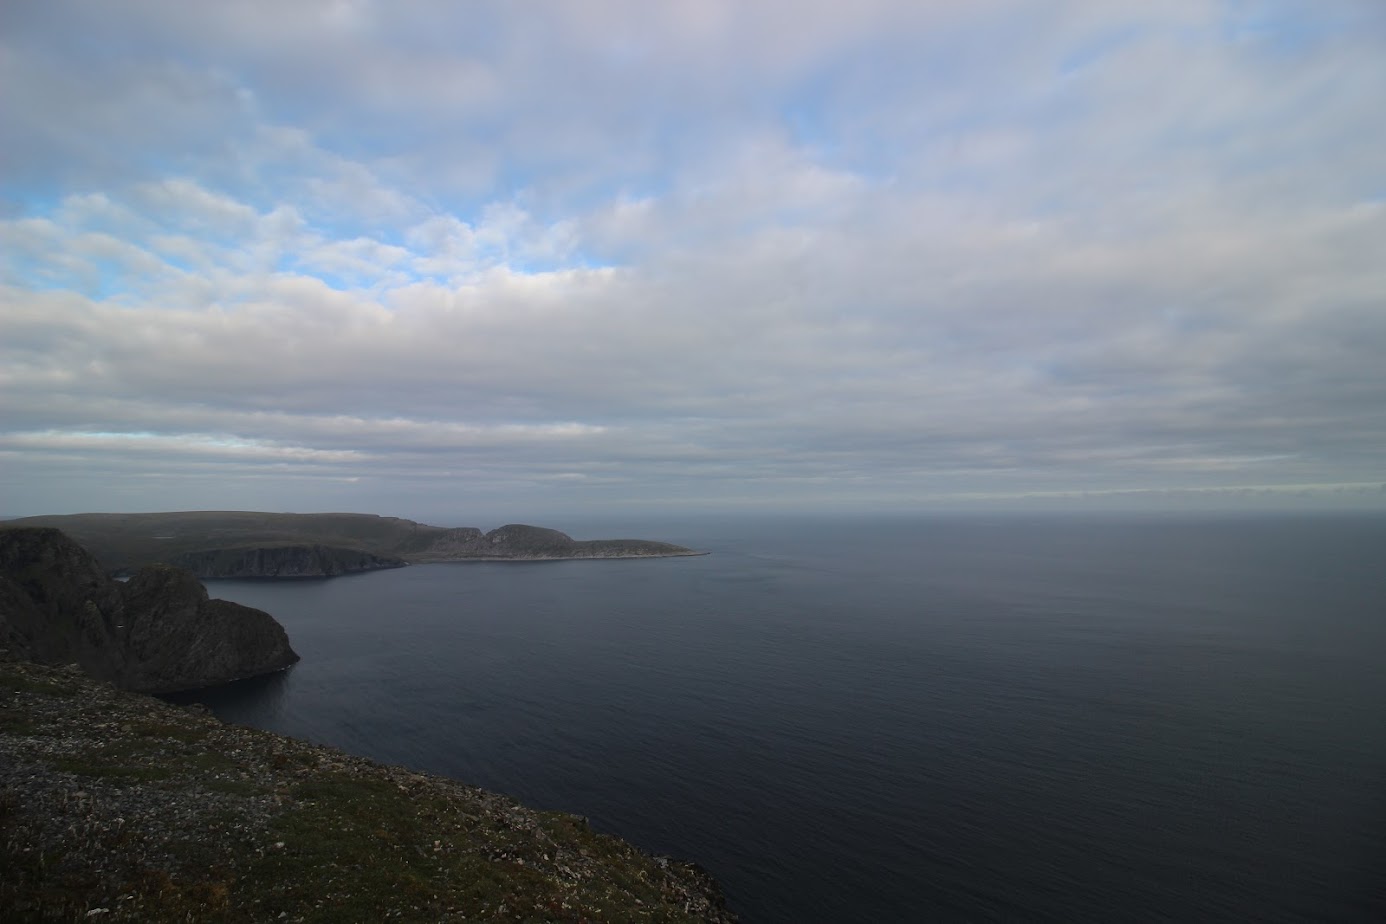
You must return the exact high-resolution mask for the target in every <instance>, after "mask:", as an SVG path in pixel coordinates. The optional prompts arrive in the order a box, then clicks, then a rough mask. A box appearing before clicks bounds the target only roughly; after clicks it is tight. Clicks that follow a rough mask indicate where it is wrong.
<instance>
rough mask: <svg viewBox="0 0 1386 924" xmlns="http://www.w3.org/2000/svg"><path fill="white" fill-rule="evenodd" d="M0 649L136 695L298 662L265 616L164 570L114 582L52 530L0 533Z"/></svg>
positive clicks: (158, 567)
mask: <svg viewBox="0 0 1386 924" xmlns="http://www.w3.org/2000/svg"><path fill="white" fill-rule="evenodd" d="M0 644H3V645H4V646H5V647H8V648H10V649H11V650H12V651H14V652H16V653H17V654H19V655H21V656H23V657H25V658H28V659H31V660H34V661H38V662H40V663H45V664H65V663H72V662H75V663H77V664H78V665H80V666H81V667H82V669H83V670H85V671H86V672H87V673H89V674H91V675H92V676H93V677H97V678H99V679H102V680H107V681H110V682H111V683H114V684H116V685H117V686H120V687H123V688H125V689H128V690H138V691H143V692H171V691H174V690H185V689H192V688H196V687H203V686H211V685H213V684H218V683H225V682H227V681H231V680H237V679H240V678H242V677H251V676H255V675H257V674H264V673H269V672H271V671H276V670H280V669H282V668H285V667H288V666H289V665H290V664H293V663H294V662H296V661H297V660H298V655H297V654H295V653H294V651H293V649H292V648H291V647H289V639H288V636H287V635H286V634H285V632H284V628H283V626H281V625H279V623H278V622H276V621H275V620H274V617H272V616H270V615H269V614H268V613H266V612H263V611H262V610H256V609H251V608H250V607H247V606H241V605H240V604H238V603H230V602H227V601H225V600H209V599H208V598H207V591H206V589H205V588H204V587H203V586H202V585H201V584H200V583H198V581H197V579H196V578H195V577H193V575H192V574H190V573H189V572H187V571H184V570H182V569H180V568H173V567H171V566H168V565H151V566H149V567H147V568H144V569H141V570H140V571H139V573H137V574H136V575H135V576H134V578H132V579H131V580H130V581H129V582H128V583H125V584H121V583H119V582H117V581H113V580H111V579H109V578H107V577H106V576H105V575H104V574H102V573H101V569H100V567H99V566H98V565H97V564H96V561H95V560H94V559H93V558H92V557H91V556H90V555H89V554H88V553H87V552H86V551H85V550H84V549H83V548H82V547H81V546H79V545H78V544H77V543H75V542H73V541H72V540H71V539H68V538H67V537H66V536H65V535H63V534H62V533H61V532H59V531H58V530H56V529H34V528H11V529H2V530H0Z"/></svg>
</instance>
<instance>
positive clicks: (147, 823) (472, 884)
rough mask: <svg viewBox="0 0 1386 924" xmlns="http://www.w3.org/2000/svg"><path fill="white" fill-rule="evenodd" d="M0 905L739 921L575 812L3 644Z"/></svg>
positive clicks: (46, 909)
mask: <svg viewBox="0 0 1386 924" xmlns="http://www.w3.org/2000/svg"><path fill="white" fill-rule="evenodd" d="M0 871H3V872H2V873H0V919H3V920H5V921H96V920H100V921H103V922H131V924H164V922H167V924H176V922H186V921H222V922H230V921H305V922H327V921H391V922H395V921H399V922H417V924H437V922H439V921H448V922H453V921H568V922H578V921H631V922H635V921H642V922H648V924H660V922H664V924H693V922H710V924H734V922H735V921H736V918H735V916H734V915H733V914H732V913H730V912H729V911H727V909H726V906H725V904H724V901H723V898H722V895H721V892H720V891H719V890H718V888H717V884H716V883H715V882H713V881H712V879H711V877H709V876H708V874H707V873H705V872H704V871H702V870H701V869H699V868H698V867H696V866H694V865H692V864H689V863H683V862H679V861H678V860H674V859H670V858H668V857H652V856H648V855H646V854H644V853H641V852H640V851H639V850H637V849H635V848H634V847H632V846H631V845H629V844H627V843H624V842H622V841H619V840H617V839H616V838H614V837H610V836H608V835H605V834H601V833H598V832H596V831H594V830H593V829H592V828H591V826H590V825H588V824H587V822H586V820H585V819H582V818H579V817H576V816H573V815H565V814H562V813H560V812H552V811H537V810H535V809H530V808H526V807H525V806H523V805H519V804H517V803H515V802H513V801H511V800H510V799H507V798H506V797H504V796H500V795H497V794H495V793H491V792H486V791H485V790H481V789H476V788H474V787H471V786H467V785H464V784H462V783H459V782H455V781H453V780H449V779H444V778H442V777H437V776H431V775H428V774H424V773H417V772H415V771H413V770H406V769H404V768H401V767H390V766H385V765H382V764H377V763H374V762H372V761H369V760H365V759H363V758H360V757H353V756H351V755H349V754H345V753H343V752H341V751H338V750H334V749H332V748H326V747H319V746H316V745H312V744H309V743H307V742H303V741H297V740H295V739H293V738H285V737H282V736H280V735H275V734H271V733H269V732H264V731H258V730H256V729H253V728H245V727H243V726H238V725H224V724H222V723H221V722H219V721H217V720H216V719H215V718H212V717H211V716H210V715H207V714H205V713H204V712H192V711H189V710H187V709H182V708H178V707H175V706H172V705H169V704H168V703H165V702H161V701H159V700H156V699H154V698H152V697H148V696H136V695H133V694H130V693H121V692H120V691H117V690H114V689H112V688H111V687H110V686H108V685H106V684H101V683H96V682H94V681H92V680H91V679H90V678H87V677H84V676H82V675H81V674H79V673H77V672H75V671H73V670H71V669H66V668H48V667H41V666H38V665H35V664H31V663H24V662H6V661H5V652H4V651H3V650H0Z"/></svg>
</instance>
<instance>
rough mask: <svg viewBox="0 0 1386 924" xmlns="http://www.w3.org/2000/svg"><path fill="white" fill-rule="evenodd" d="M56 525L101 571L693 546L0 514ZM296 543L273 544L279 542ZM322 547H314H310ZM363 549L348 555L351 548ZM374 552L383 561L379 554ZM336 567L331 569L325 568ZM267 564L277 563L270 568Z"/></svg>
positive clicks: (245, 571) (296, 523)
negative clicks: (149, 566) (168, 565)
mask: <svg viewBox="0 0 1386 924" xmlns="http://www.w3.org/2000/svg"><path fill="white" fill-rule="evenodd" d="M32 526H44V527H52V528H57V529H61V530H62V531H63V532H65V533H67V534H68V535H69V536H71V537H72V538H73V539H76V540H77V541H78V542H79V543H81V544H82V545H83V546H84V547H86V548H87V549H88V550H89V551H90V552H91V553H92V554H93V555H95V556H96V558H97V559H98V560H99V561H100V562H101V564H102V566H103V567H104V568H105V569H106V571H107V572H108V573H110V574H124V573H130V572H133V571H134V570H135V569H137V568H140V567H142V566H144V565H147V564H150V563H152V562H165V563H171V564H182V565H184V566H190V567H192V570H194V571H195V572H197V573H198V574H200V575H201V576H203V577H278V576H283V577H306V576H319V575H317V574H316V573H315V569H317V568H321V569H322V570H323V574H322V575H320V576H324V577H326V576H330V575H331V574H333V573H347V572H349V571H357V570H370V569H371V568H375V567H393V566H394V565H393V563H394V562H401V561H402V562H405V563H413V562H445V561H469V560H482V559H485V560H517V561H540V560H550V559H571V558H581V559H596V558H667V557H672V556H684V555H698V554H700V553H698V552H695V551H693V550H692V549H687V548H684V547H683V546H680V545H674V544H673V543H669V542H655V541H651V540H647V539H589V540H578V539H573V538H572V537H571V536H569V535H567V534H566V533H561V532H559V531H558V530H555V529H545V528H543V527H539V526H525V525H521V524H510V525H507V526H502V527H500V528H499V529H493V530H491V531H490V532H486V533H483V532H482V531H481V530H479V529H476V528H473V527H458V528H449V527H442V526H429V525H428V524H426V523H416V522H414V521H413V520H403V519H399V518H398V517H380V516H375V515H373V514H363V513H255V512H249V511H185V512H180V513H79V514H66V515H61V516H41V517H24V518H21V519H18V520H11V521H9V522H8V523H4V524H0V530H3V529H5V528H13V527H32ZM290 548H292V549H295V550H296V551H293V552H288V551H282V550H284V549H290ZM310 549H321V550H322V553H321V554H320V555H319V554H316V553H314V552H310V551H308V550H310ZM353 553H354V554H356V555H359V556H363V557H360V558H356V559H352V558H350V557H349V556H351V555H352V554H353ZM379 562H386V564H380V563H379ZM333 568H339V569H340V570H336V571H334V570H332V569H333ZM270 572H282V573H274V574H271V573H270Z"/></svg>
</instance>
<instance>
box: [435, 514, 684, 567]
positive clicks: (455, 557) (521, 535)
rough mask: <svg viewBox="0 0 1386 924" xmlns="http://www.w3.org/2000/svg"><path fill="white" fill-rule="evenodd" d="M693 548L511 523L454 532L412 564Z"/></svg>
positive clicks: (647, 554)
mask: <svg viewBox="0 0 1386 924" xmlns="http://www.w3.org/2000/svg"><path fill="white" fill-rule="evenodd" d="M697 554H699V553H697V552H694V551H693V550H692V549H686V548H684V547H683V546H681V545H674V544H672V543H669V542H652V541H650V540H647V539H587V540H578V539H574V538H573V537H572V536H569V535H568V534H567V533H561V532H559V531H558V530H556V529H545V528H544V527H542V526H526V525H524V524H523V523H511V524H509V525H506V526H501V527H499V528H497V529H493V530H491V531H490V532H489V533H483V532H481V530H479V529H451V530H448V531H447V533H446V534H445V535H443V536H439V537H436V538H434V539H433V541H432V542H431V543H430V544H429V545H428V546H426V547H424V548H422V549H420V550H418V551H416V552H414V553H413V554H411V556H410V558H411V560H413V561H418V562H425V561H464V560H466V559H491V560H507V561H546V560H554V559H569V558H668V557H671V556H678V555H697Z"/></svg>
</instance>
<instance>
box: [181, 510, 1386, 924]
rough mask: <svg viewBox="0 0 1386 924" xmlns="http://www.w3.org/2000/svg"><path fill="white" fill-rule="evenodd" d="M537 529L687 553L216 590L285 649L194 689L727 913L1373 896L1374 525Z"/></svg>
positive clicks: (1317, 903)
mask: <svg viewBox="0 0 1386 924" xmlns="http://www.w3.org/2000/svg"><path fill="white" fill-rule="evenodd" d="M547 525H555V526H559V527H560V528H564V529H566V530H567V531H568V532H571V533H573V534H574V535H578V536H598V535H618V534H626V535H637V536H646V537H649V538H658V539H663V540H667V541H672V542H678V543H681V544H684V545H689V546H692V547H695V548H698V549H702V550H706V551H708V552H710V553H711V554H709V555H707V556H704V557H698V558H677V559H655V560H629V561H580V562H545V563H489V562H477V563H464V564H442V565H418V566H412V567H409V568H405V569H401V570H397V571H384V572H375V573H371V574H363V575H354V576H349V577H341V578H334V579H330V580H322V581H304V582H272V583H269V582H250V581H217V582H208V588H209V590H210V592H211V593H212V595H213V596H219V597H224V598H227V599H232V600H236V601H238V602H242V603H246V604H249V605H252V606H257V607H261V608H263V609H266V610H268V611H269V612H271V613H273V614H274V615H275V616H276V617H277V618H279V619H280V621H281V622H283V623H284V625H285V627H286V628H287V629H288V631H289V634H290V637H291V639H292V641H293V644H294V646H295V647H296V649H297V650H298V651H299V653H300V654H301V655H302V656H303V661H302V662H301V663H300V664H298V665H297V666H295V667H294V668H293V669H291V670H290V671H288V672H286V673H284V674H280V675H276V676H274V677H271V678H266V679H262V680H258V681H248V682H244V683H240V684H233V685H230V686H228V687H224V688H220V689H217V690H213V691H204V692H203V693H201V694H199V696H200V698H201V699H202V700H203V701H205V702H207V703H208V704H209V705H210V706H211V707H212V708H213V709H214V710H215V711H216V712H217V713H218V714H219V715H220V716H221V717H222V718H224V719H227V720H228V721H234V722H241V723H245V724H250V725H255V726H259V727H263V728H268V729H272V730H274V731H279V732H283V733H286V734H290V735H295V736H298V737H302V738H307V739H309V740H313V741H317V742H321V743H326V744H332V745H335V746H339V747H342V748H344V749H346V750H348V751H352V752H354V753H359V754H364V755H367V756H369V757H372V758H376V759H379V760H382V761H387V762H390V763H399V764H404V765H407V766H410V767H414V768H417V769H420V770H426V771H430V772H435V773H442V774H446V775H448V776H453V777H456V778H459V779H461V780H464V781H466V782H468V783H472V784H474V785H478V786H483V787H486V788H488V789H494V790H498V791H501V792H505V793H507V794H509V795H512V796H514V797H516V798H518V799H520V800H522V801H524V802H526V803H528V804H531V805H534V806H536V807H540V808H550V809H561V810H564V811H569V812H574V813H577V814H581V815H585V816H588V817H589V818H590V819H591V820H592V823H593V824H594V826H596V827H597V828H599V829H601V830H606V831H609V832H612V833H615V834H618V835H620V836H622V837H624V838H626V839H628V840H630V841H632V842H634V843H635V844H637V845H639V846H641V847H643V848H645V849H647V850H650V851H654V852H660V853H668V854H672V855H675V856H678V857H680V858H685V859H690V860H693V861H695V862H698V863H699V864H701V865H703V866H705V867H706V868H708V869H709V871H711V872H712V873H713V874H714V875H715V876H716V877H717V879H718V880H719V881H720V882H721V883H722V884H723V886H724V887H725V889H726V892H727V895H728V898H729V901H730V903H731V905H732V907H733V908H734V909H735V910H737V911H738V912H739V913H741V914H742V915H743V918H744V920H746V921H747V922H805V921H833V922H837V921H842V922H853V921H862V922H866V921H873V922H877V921H927V920H1034V921H1044V920H1051V921H1116V920H1130V921H1155V920H1229V921H1230V920H1259V921H1287V922H1288V921H1368V920H1380V919H1383V918H1384V917H1386V915H1383V909H1386V891H1383V883H1384V882H1386V880H1383V873H1382V871H1383V869H1384V868H1386V867H1383V864H1382V858H1383V857H1386V669H1384V668H1386V566H1384V565H1383V563H1386V518H1382V517H1379V516H1375V517H1374V516H1367V515H1361V516H1346V515H1336V516H1326V515H1325V516H1304V515H1301V516H1294V517H1290V516H1285V517H1279V516H1270V515H1265V516H1243V517H1228V518H1214V517H1207V518H1187V517H1186V518H1172V517H1165V518H1159V517H1141V518H1135V517H1132V518H1120V517H1114V516H1108V517H1095V518H1094V517H1089V518H1081V517H1062V516H1047V517H1038V516H1035V517H934V518H922V517H919V518H906V517H876V518H850V517H836V518H826V517H823V518H812V517H780V518H766V517H760V518H753V517H743V518H722V519H718V518H711V517H706V518H687V519H685V520H684V521H671V520H669V519H665V520H662V521H645V522H641V521H628V522H626V523H616V522H614V521H612V522H606V523H602V522H599V521H596V520H593V521H590V522H585V523H579V524H547Z"/></svg>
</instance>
